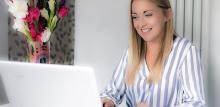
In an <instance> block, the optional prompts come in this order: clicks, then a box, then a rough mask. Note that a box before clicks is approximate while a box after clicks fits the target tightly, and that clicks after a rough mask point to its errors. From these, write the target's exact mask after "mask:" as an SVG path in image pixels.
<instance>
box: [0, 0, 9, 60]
mask: <svg viewBox="0 0 220 107" xmlns="http://www.w3.org/2000/svg"><path fill="white" fill-rule="evenodd" d="M7 17H8V16H7V11H6V5H5V3H4V0H0V60H7V59H8V24H7V23H8V19H7Z"/></svg>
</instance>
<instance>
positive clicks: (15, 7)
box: [6, 0, 28, 19]
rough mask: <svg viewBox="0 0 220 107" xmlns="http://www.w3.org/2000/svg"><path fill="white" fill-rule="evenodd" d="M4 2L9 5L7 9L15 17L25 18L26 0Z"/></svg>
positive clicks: (26, 11) (26, 10)
mask: <svg viewBox="0 0 220 107" xmlns="http://www.w3.org/2000/svg"><path fill="white" fill-rule="evenodd" d="M6 3H7V4H8V6H9V9H8V11H9V12H10V13H11V14H12V15H14V16H15V17H16V18H19V19H21V18H25V17H26V15H27V13H28V4H27V3H28V1H27V0H13V2H12V1H11V0H7V1H6Z"/></svg>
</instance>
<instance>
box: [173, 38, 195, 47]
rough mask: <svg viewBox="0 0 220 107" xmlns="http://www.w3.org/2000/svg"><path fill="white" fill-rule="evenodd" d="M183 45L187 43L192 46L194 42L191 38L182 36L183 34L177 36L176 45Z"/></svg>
mask: <svg viewBox="0 0 220 107" xmlns="http://www.w3.org/2000/svg"><path fill="white" fill-rule="evenodd" d="M175 44H176V45H178V46H179V45H181V46H185V45H190V46H192V42H191V41H190V40H188V39H187V38H185V37H181V36H176V37H175V39H174V45H175Z"/></svg>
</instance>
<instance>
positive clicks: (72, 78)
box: [0, 61, 101, 107]
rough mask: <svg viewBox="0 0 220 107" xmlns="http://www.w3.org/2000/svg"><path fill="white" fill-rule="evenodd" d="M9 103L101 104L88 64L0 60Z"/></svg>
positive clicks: (25, 106)
mask: <svg viewBox="0 0 220 107" xmlns="http://www.w3.org/2000/svg"><path fill="white" fill-rule="evenodd" d="M0 73H1V76H2V80H3V83H4V86H5V90H6V94H7V97H8V100H9V107H101V102H100V98H99V95H98V89H97V86H96V80H95V75H94V72H93V70H92V68H89V67H77V66H67V65H48V64H31V63H20V62H9V61H0Z"/></svg>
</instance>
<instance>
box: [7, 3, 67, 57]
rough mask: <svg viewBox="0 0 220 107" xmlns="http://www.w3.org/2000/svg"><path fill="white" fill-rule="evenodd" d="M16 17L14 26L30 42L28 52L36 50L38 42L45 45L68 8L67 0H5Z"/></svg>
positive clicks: (31, 53) (31, 52)
mask: <svg viewBox="0 0 220 107" xmlns="http://www.w3.org/2000/svg"><path fill="white" fill-rule="evenodd" d="M5 2H6V4H7V5H8V10H9V12H10V13H11V14H12V16H13V17H14V18H13V19H14V25H13V28H14V29H16V30H17V31H19V32H21V33H22V34H23V35H24V36H25V39H26V40H27V43H28V46H27V47H28V52H29V53H28V54H29V56H31V55H33V54H34V53H35V52H36V43H38V44H40V46H43V45H44V44H45V43H47V42H48V41H49V40H50V37H51V34H52V32H53V31H54V29H55V28H56V26H57V23H58V21H59V20H60V19H63V18H64V17H65V16H66V15H67V13H68V8H67V7H65V3H66V0H5Z"/></svg>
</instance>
